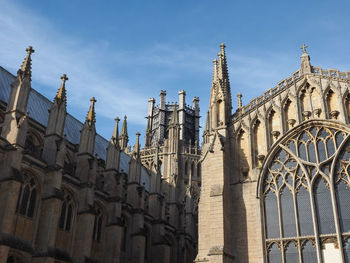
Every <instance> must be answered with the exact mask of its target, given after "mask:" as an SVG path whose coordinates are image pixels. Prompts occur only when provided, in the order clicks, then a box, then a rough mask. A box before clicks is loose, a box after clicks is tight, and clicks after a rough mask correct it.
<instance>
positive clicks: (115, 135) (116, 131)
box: [110, 117, 120, 145]
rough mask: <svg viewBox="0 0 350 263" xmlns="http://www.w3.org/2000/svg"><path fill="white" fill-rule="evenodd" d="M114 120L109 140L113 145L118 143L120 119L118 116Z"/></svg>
mask: <svg viewBox="0 0 350 263" xmlns="http://www.w3.org/2000/svg"><path fill="white" fill-rule="evenodd" d="M114 120H115V125H114V129H113V134H112V137H111V140H110V142H111V143H113V144H115V145H119V121H120V119H119V118H118V117H116V118H115V119H114Z"/></svg>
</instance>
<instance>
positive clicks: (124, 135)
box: [119, 116, 129, 151]
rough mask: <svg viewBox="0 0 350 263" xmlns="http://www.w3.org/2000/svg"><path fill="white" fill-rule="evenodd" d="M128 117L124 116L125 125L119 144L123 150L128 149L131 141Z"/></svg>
mask: <svg viewBox="0 0 350 263" xmlns="http://www.w3.org/2000/svg"><path fill="white" fill-rule="evenodd" d="M126 119H127V117H126V116H124V121H123V126H122V130H121V132H120V136H119V145H120V148H121V149H122V150H123V151H124V150H125V149H126V147H127V146H128V142H129V136H128V125H127V122H126Z"/></svg>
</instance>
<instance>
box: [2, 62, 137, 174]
mask: <svg viewBox="0 0 350 263" xmlns="http://www.w3.org/2000/svg"><path fill="white" fill-rule="evenodd" d="M14 80H15V76H14V75H12V74H11V73H10V72H8V71H7V70H5V69H4V68H3V67H1V66H0V100H2V101H4V102H5V103H6V104H7V102H8V100H9V97H10V92H11V84H12V83H13V81H14ZM52 104H53V103H52V102H51V101H50V100H49V99H48V98H46V97H44V96H43V95H42V94H40V93H39V92H37V91H36V90H35V89H31V91H30V94H29V99H28V105H27V111H28V112H29V117H30V118H32V119H34V120H35V121H37V122H39V123H40V124H42V125H43V126H45V127H46V126H47V123H48V120H49V109H50V108H51V105H52ZM82 128H83V123H82V122H80V121H79V120H77V119H76V118H74V117H73V116H72V115H70V114H69V113H68V114H67V117H66V122H65V126H64V134H66V135H67V140H68V141H69V142H71V143H73V144H79V143H80V131H81V129H82ZM107 146H108V140H106V139H105V138H103V137H102V136H101V135H99V134H96V139H95V154H97V155H98V157H99V158H101V159H103V160H106V149H107ZM130 159H131V157H130V156H129V155H127V154H126V153H124V152H122V153H121V156H120V168H119V170H120V171H123V172H125V173H129V162H130Z"/></svg>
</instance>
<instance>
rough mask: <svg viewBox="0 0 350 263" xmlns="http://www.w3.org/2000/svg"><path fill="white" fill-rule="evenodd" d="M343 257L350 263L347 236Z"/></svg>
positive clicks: (349, 239) (349, 246)
mask: <svg viewBox="0 0 350 263" xmlns="http://www.w3.org/2000/svg"><path fill="white" fill-rule="evenodd" d="M344 257H345V262H346V263H350V238H348V240H347V242H346V243H345V244H344Z"/></svg>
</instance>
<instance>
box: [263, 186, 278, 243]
mask: <svg viewBox="0 0 350 263" xmlns="http://www.w3.org/2000/svg"><path fill="white" fill-rule="evenodd" d="M264 202H265V222H266V237H267V238H275V237H280V230H279V222H278V207H277V197H276V195H275V194H274V193H272V192H271V191H270V192H268V193H267V194H266V196H265V200H264Z"/></svg>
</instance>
